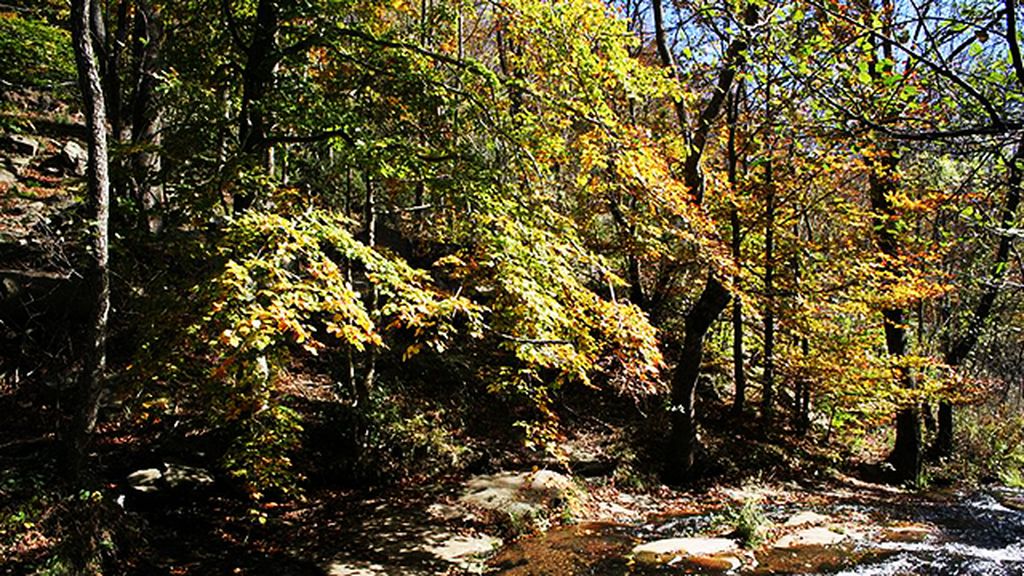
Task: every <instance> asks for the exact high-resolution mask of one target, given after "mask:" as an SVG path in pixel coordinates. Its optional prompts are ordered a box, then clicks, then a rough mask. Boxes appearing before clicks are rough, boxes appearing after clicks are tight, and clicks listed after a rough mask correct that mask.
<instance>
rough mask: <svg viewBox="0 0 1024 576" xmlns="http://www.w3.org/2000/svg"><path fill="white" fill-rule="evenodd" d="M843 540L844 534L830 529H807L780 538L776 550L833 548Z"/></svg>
mask: <svg viewBox="0 0 1024 576" xmlns="http://www.w3.org/2000/svg"><path fill="white" fill-rule="evenodd" d="M843 540H846V536H845V535H844V534H840V533H838V532H833V531H832V530H829V529H828V528H824V527H821V526H818V527H815V528H805V529H803V530H799V531H797V532H793V533H792V534H786V535H785V536H783V537H782V538H779V539H778V540H777V541H776V542H775V544H774V547H775V548H780V549H795V548H806V547H810V546H833V545H835V544H839V543H840V542H842V541H843Z"/></svg>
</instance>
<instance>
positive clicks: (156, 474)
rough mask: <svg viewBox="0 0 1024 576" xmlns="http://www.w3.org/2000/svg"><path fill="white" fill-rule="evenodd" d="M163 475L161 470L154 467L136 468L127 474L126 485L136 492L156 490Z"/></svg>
mask: <svg viewBox="0 0 1024 576" xmlns="http://www.w3.org/2000/svg"><path fill="white" fill-rule="evenodd" d="M163 476H164V474H163V472H161V471H160V470H158V469H156V468H145V469H143V470H136V471H135V472H132V473H131V474H129V475H128V485H129V486H131V488H132V490H135V491H137V492H143V493H147V494H148V493H153V492H157V491H159V490H160V480H161V479H162V478H163Z"/></svg>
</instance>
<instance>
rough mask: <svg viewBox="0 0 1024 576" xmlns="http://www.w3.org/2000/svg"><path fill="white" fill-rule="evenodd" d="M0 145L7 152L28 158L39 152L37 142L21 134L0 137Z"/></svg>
mask: <svg viewBox="0 0 1024 576" xmlns="http://www.w3.org/2000/svg"><path fill="white" fill-rule="evenodd" d="M0 146H2V147H3V149H4V150H6V151H8V152H13V153H14V154H18V155H21V156H28V157H30V158H31V157H32V156H35V155H36V154H37V153H39V142H38V141H37V140H36V139H35V138H29V137H28V136H24V135H22V134H8V135H6V136H4V137H3V138H0Z"/></svg>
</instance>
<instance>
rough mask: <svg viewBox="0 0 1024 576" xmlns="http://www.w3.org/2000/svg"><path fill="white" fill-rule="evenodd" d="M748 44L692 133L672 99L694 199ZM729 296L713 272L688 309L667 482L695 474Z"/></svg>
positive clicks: (656, 5)
mask: <svg viewBox="0 0 1024 576" xmlns="http://www.w3.org/2000/svg"><path fill="white" fill-rule="evenodd" d="M652 8H653V9H654V23H655V41H656V43H657V48H658V54H659V57H660V58H661V63H662V65H663V66H664V67H666V68H668V69H669V70H670V71H671V73H672V74H673V75H675V74H676V73H677V71H676V65H675V60H674V58H673V57H672V52H671V50H670V49H669V47H668V44H667V40H666V34H665V26H664V21H665V20H664V14H663V11H662V2H661V0H653V2H652ZM757 15H758V11H757V6H756V5H755V4H750V5H749V6H747V8H746V11H745V13H744V18H743V22H744V24H745V25H746V26H748V27H751V26H753V25H754V24H755V23H756V22H757V18H758V16H757ZM747 47H748V43H747V41H746V38H745V36H743V32H741V33H740V34H739V35H738V36H737V37H736V38H734V39H733V40H732V41H731V42H730V43H729V46H728V47H727V48H726V51H725V56H724V59H723V62H722V69H721V71H720V72H719V76H718V81H717V83H716V85H715V88H714V91H713V92H712V94H711V96H710V98H708V100H707V102H706V103H705V105H704V109H703V110H702V111H701V114H700V116H699V117H698V118H697V126H696V127H695V128H694V130H693V131H692V133H691V132H690V127H689V126H688V125H687V124H686V121H687V119H686V113H685V108H684V106H683V104H682V103H681V102H677V103H676V114H677V116H678V121H679V123H680V126H679V129H680V130H681V131H683V133H684V135H687V138H688V140H689V142H690V154H689V155H688V156H687V157H686V161H685V164H684V168H683V177H684V180H685V181H686V185H687V187H688V188H689V189H690V194H691V195H692V196H693V198H694V200H695V201H696V202H697V203H698V204H699V203H701V202H702V200H703V198H704V175H703V172H702V170H701V167H700V160H701V157H702V156H703V154H704V147H705V145H706V144H707V138H708V133H709V132H710V130H711V126H712V125H713V123H714V121H715V120H716V119H717V118H718V116H719V114H720V113H721V111H722V107H723V104H724V103H725V97H726V95H727V94H728V93H729V92H730V91H731V90H732V83H733V80H735V78H736V74H737V72H738V71H739V69H740V68H741V67H742V66H743V64H744V63H745V62H746V51H747ZM729 298H730V294H729V291H728V290H726V288H725V286H724V285H723V284H722V283H721V282H720V281H719V280H718V278H716V277H715V275H714V273H713V272H712V273H709V274H708V279H707V281H706V283H705V284H704V289H703V290H702V291H701V294H700V296H698V298H697V301H696V302H695V303H694V304H693V307H692V308H690V311H689V312H688V313H687V315H686V324H685V328H684V334H683V343H682V346H681V347H680V349H679V350H678V362H677V364H676V369H675V373H674V374H673V377H672V392H671V394H672V432H671V434H670V446H669V448H668V456H667V458H666V468H665V479H666V480H667V481H669V482H673V483H682V482H686V481H688V480H690V479H692V477H693V465H694V462H695V457H696V448H697V418H696V414H695V411H694V408H695V406H694V391H695V390H696V387H697V378H698V377H699V376H700V364H701V360H702V359H703V356H704V336H705V335H706V334H707V332H708V329H709V328H710V327H711V325H712V324H713V323H714V322H715V320H717V319H718V317H719V316H720V315H721V313H722V311H723V310H725V308H726V306H728V304H729Z"/></svg>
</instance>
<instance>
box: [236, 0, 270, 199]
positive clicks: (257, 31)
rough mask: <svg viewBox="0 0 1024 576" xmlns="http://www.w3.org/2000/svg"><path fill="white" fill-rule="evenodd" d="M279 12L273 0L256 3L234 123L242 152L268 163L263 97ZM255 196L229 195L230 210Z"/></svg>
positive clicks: (265, 163)
mask: <svg viewBox="0 0 1024 576" xmlns="http://www.w3.org/2000/svg"><path fill="white" fill-rule="evenodd" d="M279 27H280V13H279V9H278V6H277V0H260V1H259V4H258V5H257V7H256V20H255V23H254V31H253V35H252V40H251V41H250V43H249V47H248V49H247V51H246V59H245V70H244V71H243V72H242V108H241V112H240V114H239V123H238V145H239V147H240V150H241V153H242V155H243V156H247V157H250V158H252V159H256V160H258V161H259V162H262V163H264V165H265V166H266V165H268V164H272V163H273V160H272V156H271V153H270V152H269V146H268V142H267V134H268V130H269V128H270V127H269V126H268V121H267V118H266V114H265V113H264V111H263V106H264V103H263V98H264V97H265V96H266V94H267V91H268V90H269V89H270V86H271V84H272V83H273V79H274V69H275V68H276V67H277V62H278V55H277V54H276V52H277V35H278V29H279ZM255 200H256V198H255V197H254V196H253V194H252V192H242V193H240V194H237V195H236V196H235V198H234V199H233V207H232V210H233V211H234V213H235V214H241V213H242V212H245V211H246V210H248V209H249V208H250V207H251V206H252V204H253V202H255Z"/></svg>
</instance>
